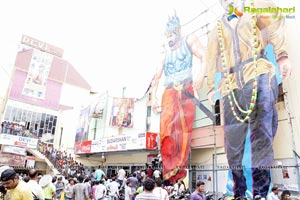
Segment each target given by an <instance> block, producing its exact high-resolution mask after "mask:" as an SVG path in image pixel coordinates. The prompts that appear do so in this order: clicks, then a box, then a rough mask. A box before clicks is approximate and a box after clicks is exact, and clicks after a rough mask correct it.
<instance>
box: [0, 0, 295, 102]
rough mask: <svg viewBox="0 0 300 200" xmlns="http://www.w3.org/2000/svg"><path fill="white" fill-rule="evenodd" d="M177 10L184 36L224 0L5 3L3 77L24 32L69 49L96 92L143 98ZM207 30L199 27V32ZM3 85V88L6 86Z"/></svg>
mask: <svg viewBox="0 0 300 200" xmlns="http://www.w3.org/2000/svg"><path fill="white" fill-rule="evenodd" d="M280 1H283V0H280ZM293 2H295V0H293ZM207 8H210V10H209V11H208V12H206V13H205V14H203V15H201V16H200V17H199V15H200V13H201V12H203V11H204V10H206V9H207ZM174 11H176V13H177V15H178V16H179V18H180V20H181V23H182V24H186V23H188V25H186V26H183V28H182V29H183V33H184V34H189V33H191V32H193V31H195V30H197V29H198V28H199V27H201V26H203V25H204V24H206V23H210V22H213V21H215V19H216V18H217V17H218V16H219V15H220V14H221V12H223V10H222V9H221V7H220V4H219V0H184V1H183V0H161V1H158V0H107V1H102V0H86V1H83V0H25V1H24V0H9V1H1V3H0V22H1V23H0V26H1V29H0V30H1V31H0V36H1V37H0V54H1V56H0V68H1V70H0V79H1V80H2V81H3V80H6V79H7V80H8V77H5V75H6V74H7V75H8V74H9V71H10V69H11V68H12V66H13V64H14V61H15V57H16V52H17V48H18V44H19V43H20V41H21V36H22V34H25V35H28V36H31V37H33V38H36V39H39V40H41V41H44V42H47V43H50V44H52V45H55V46H58V47H60V48H62V49H64V56H63V58H64V59H66V60H67V61H69V62H70V63H71V64H72V65H73V66H74V67H75V68H76V69H77V70H78V71H79V72H80V73H81V74H82V75H83V76H84V78H85V79H86V80H87V81H88V82H89V83H90V85H91V86H92V88H93V90H96V91H105V90H109V89H115V88H120V90H121V88H122V87H128V88H134V91H136V95H137V96H141V95H142V93H143V92H145V90H146V88H147V86H148V84H149V82H150V80H151V78H152V77H153V75H154V73H155V70H156V68H157V66H158V64H159V49H160V45H161V44H162V43H163V42H164V41H163V39H164V35H163V33H164V30H165V24H166V22H167V19H168V16H169V15H172V14H173V13H174ZM197 16H198V17H197ZM191 20H192V21H191ZM190 21H191V22H190ZM207 28H208V29H210V27H207ZM203 32H205V30H203V29H199V30H197V31H196V33H198V34H199V36H201V35H202V34H203ZM205 38H206V37H204V38H203V39H204V41H203V42H205ZM3 76H4V78H3ZM0 88H1V89H0V92H1V90H3V89H4V87H3V85H2V84H1V87H0ZM131 90H132V89H131Z"/></svg>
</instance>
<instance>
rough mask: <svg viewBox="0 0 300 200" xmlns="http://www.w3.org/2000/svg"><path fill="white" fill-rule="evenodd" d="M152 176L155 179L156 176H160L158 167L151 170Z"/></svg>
mask: <svg viewBox="0 0 300 200" xmlns="http://www.w3.org/2000/svg"><path fill="white" fill-rule="evenodd" d="M153 176H154V178H155V179H157V178H160V171H159V170H158V169H156V170H155V171H154V172H153Z"/></svg>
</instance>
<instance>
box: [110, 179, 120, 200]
mask: <svg viewBox="0 0 300 200" xmlns="http://www.w3.org/2000/svg"><path fill="white" fill-rule="evenodd" d="M119 187H120V184H119V183H118V182H117V181H116V178H115V177H113V178H112V182H110V183H109V184H108V185H107V189H108V190H109V198H110V199H114V197H117V196H118V195H119Z"/></svg>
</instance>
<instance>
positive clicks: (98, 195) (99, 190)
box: [95, 180, 106, 199]
mask: <svg viewBox="0 0 300 200" xmlns="http://www.w3.org/2000/svg"><path fill="white" fill-rule="evenodd" d="M103 183H104V181H103V180H101V181H100V182H98V181H97V182H96V190H95V199H104V197H105V194H106V187H105V186H104V185H103Z"/></svg>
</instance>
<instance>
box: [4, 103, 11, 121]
mask: <svg viewBox="0 0 300 200" xmlns="http://www.w3.org/2000/svg"><path fill="white" fill-rule="evenodd" d="M11 111H12V107H10V106H8V107H7V108H6V112H5V116H4V121H10V114H11Z"/></svg>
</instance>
